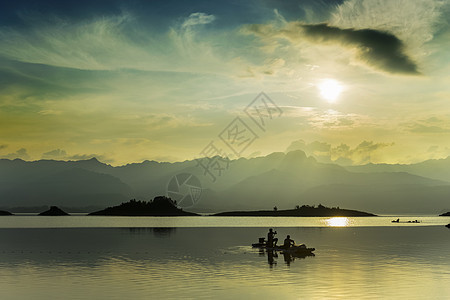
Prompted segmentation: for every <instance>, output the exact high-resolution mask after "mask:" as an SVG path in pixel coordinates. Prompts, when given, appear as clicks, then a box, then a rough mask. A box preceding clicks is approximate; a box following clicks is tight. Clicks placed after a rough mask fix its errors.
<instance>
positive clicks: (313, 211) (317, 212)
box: [214, 205, 375, 217]
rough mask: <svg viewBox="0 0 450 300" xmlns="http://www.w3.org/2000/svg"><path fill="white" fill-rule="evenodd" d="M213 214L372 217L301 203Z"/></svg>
mask: <svg viewBox="0 0 450 300" xmlns="http://www.w3.org/2000/svg"><path fill="white" fill-rule="evenodd" d="M214 216H219V217H220V216H232V217H374V216H375V215H374V214H371V213H367V212H362V211H357V210H349V209H341V208H338V207H333V208H330V207H325V206H322V205H319V206H318V207H314V206H308V205H303V206H301V207H297V208H295V209H286V210H278V209H277V210H258V211H231V212H222V213H218V214H214Z"/></svg>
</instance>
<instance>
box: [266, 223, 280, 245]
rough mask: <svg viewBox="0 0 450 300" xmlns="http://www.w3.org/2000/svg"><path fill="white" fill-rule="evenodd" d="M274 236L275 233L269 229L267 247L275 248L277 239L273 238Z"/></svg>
mask: <svg viewBox="0 0 450 300" xmlns="http://www.w3.org/2000/svg"><path fill="white" fill-rule="evenodd" d="M275 234H277V232H276V231H273V229H272V228H270V229H269V232H268V233H267V247H270V248H272V247H276V245H277V242H278V239H277V238H276V237H275Z"/></svg>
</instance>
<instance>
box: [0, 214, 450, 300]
mask: <svg viewBox="0 0 450 300" xmlns="http://www.w3.org/2000/svg"><path fill="white" fill-rule="evenodd" d="M7 218H8V219H9V221H8V222H7V221H5V220H6V219H4V218H0V219H1V223H0V241H1V242H0V243H1V244H0V299H124V298H128V299H161V298H163V299H199V298H202V299H206V298H219V299H230V298H236V299H269V298H271V299H339V298H341V299H344V298H346V299H347V298H352V299H364V298H367V299H380V298H383V299H449V298H450V285H449V284H448V283H449V282H450V251H449V249H450V229H447V228H445V227H444V226H442V225H433V224H434V222H439V223H440V224H441V223H442V224H446V222H447V223H448V222H449V221H450V218H442V217H441V218H433V217H421V219H422V223H420V224H419V225H420V226H419V225H417V224H407V225H409V226H405V225H404V224H390V219H392V218H391V217H386V221H389V222H387V223H386V222H382V219H381V218H376V219H378V220H379V222H380V223H379V224H378V225H376V224H377V223H375V225H373V223H372V225H368V224H366V223H365V222H369V223H370V222H375V221H374V218H363V219H365V221H364V220H359V218H350V219H334V220H331V219H330V218H328V219H327V218H325V219H323V218H311V220H309V221H308V220H298V219H299V218H294V219H296V221H293V220H291V218H251V219H252V220H250V221H249V220H247V221H245V220H241V219H240V218H239V219H238V218H227V219H223V218H221V220H222V221H219V220H214V219H210V220H208V221H193V220H190V219H185V221H184V222H182V220H181V219H180V220H172V219H173V218H165V219H164V218H162V219H164V221H163V222H162V223H159V224H163V225H166V223H165V222H167V223H172V222H175V223H177V225H178V226H176V227H174V226H171V227H170V228H164V227H160V226H155V225H153V226H151V227H150V226H138V225H141V224H142V223H145V224H154V223H155V222H156V223H158V222H160V221H158V220H159V219H161V218H137V219H136V218H133V219H132V220H129V218H102V217H97V221H95V219H90V218H88V217H84V218H83V217H69V218H66V219H63V218H58V217H57V218H56V219H55V218H54V219H49V221H48V222H47V223H45V222H44V223H41V222H43V221H42V220H45V219H47V218H43V219H39V218H38V217H27V216H23V217H19V216H14V217H7ZM416 218H417V219H418V218H419V217H414V218H411V219H416ZM30 219H31V220H30ZM80 219H81V221H76V220H80ZM148 219H151V220H148ZM202 219H203V218H202ZM206 219H207V218H206ZM261 219H262V220H261ZM272 219H275V220H272ZM301 219H303V218H301ZM308 219H309V218H308ZM369 219H372V220H369ZM401 219H402V218H401ZM406 219H407V218H406V217H405V220H406ZM18 220H22V221H18ZM64 220H65V221H64ZM83 220H84V221H83ZM114 220H115V223H114V224H116V225H115V226H111V224H110V222H112V221H114ZM127 220H128V221H127ZM64 222H68V224H67V223H66V226H63V227H64V228H52V227H57V226H56V224H58V226H60V223H64ZM80 222H84V223H83V224H84V225H86V226H87V225H89V224H92V223H94V225H95V226H92V228H82V225H81V224H79V223H80ZM116 222H117V223H116ZM126 222H128V226H123V225H124V224H126ZM192 222H194V223H195V222H200V223H201V222H207V223H206V224H204V223H201V224H198V223H195V224H196V225H195V224H194V225H192ZM208 222H217V224H216V226H215V227H212V226H211V225H210V223H208ZM220 222H222V224H220ZM255 222H256V223H258V224H259V225H256V226H255V225H252V226H249V225H251V224H255ZM291 222H300V223H302V222H306V225H304V226H303V225H295V226H293V225H291V226H288V225H289V224H291ZM105 223H106V224H110V225H109V226H106V224H105ZM230 223H233V224H234V225H235V226H234V227H231V225H230ZM5 224H9V225H5ZM11 224H15V226H16V228H11V227H12V226H10V225H11ZM20 224H22V226H19V225H20ZM241 224H244V225H241ZM273 224H275V225H277V224H278V225H277V226H274V227H275V229H276V230H277V231H278V236H279V237H280V238H281V237H284V236H285V235H286V234H290V235H291V236H292V237H293V238H294V239H295V241H296V242H298V243H306V244H307V245H308V246H311V247H315V248H316V249H317V250H316V251H315V253H316V255H315V256H314V257H305V258H295V257H284V256H283V255H282V254H278V257H277V256H271V255H268V253H265V252H260V251H259V250H258V249H252V248H251V247H250V246H249V245H250V244H251V243H252V242H256V240H257V238H258V237H262V236H265V234H266V231H267V228H268V226H273ZM314 224H316V225H315V226H314ZM317 224H321V225H317ZM355 224H356V225H355ZM361 224H362V225H361ZM380 224H383V225H386V226H380ZM44 225H45V226H44ZM84 225H83V226H84ZM182 225H186V226H182ZM424 225H426V226H424ZM330 226H331V227H330ZM332 226H348V227H332ZM71 227H72V228H71Z"/></svg>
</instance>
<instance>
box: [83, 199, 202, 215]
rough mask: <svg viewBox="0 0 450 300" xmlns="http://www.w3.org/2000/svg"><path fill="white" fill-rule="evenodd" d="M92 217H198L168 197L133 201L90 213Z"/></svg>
mask: <svg viewBox="0 0 450 300" xmlns="http://www.w3.org/2000/svg"><path fill="white" fill-rule="evenodd" d="M89 215H91V216H198V214H195V213H191V212H186V211H184V210H182V209H180V208H178V207H176V205H175V203H174V202H173V201H172V200H171V199H170V198H167V197H163V196H160V197H156V198H155V199H153V200H152V201H149V202H145V201H136V200H131V201H129V202H126V203H122V204H120V205H118V206H114V207H108V208H106V209H104V210H101V211H96V212H93V213H90V214H89Z"/></svg>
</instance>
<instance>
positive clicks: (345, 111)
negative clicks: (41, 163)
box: [0, 0, 450, 165]
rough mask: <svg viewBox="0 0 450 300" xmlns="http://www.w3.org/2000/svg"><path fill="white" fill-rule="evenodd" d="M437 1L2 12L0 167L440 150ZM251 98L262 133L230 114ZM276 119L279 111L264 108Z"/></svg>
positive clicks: (420, 154) (49, 6)
mask: <svg viewBox="0 0 450 300" xmlns="http://www.w3.org/2000/svg"><path fill="white" fill-rule="evenodd" d="M449 20H450V1H449V0H442V1H441V0H440V1H432V0H420V1H419V0H347V1H338V0H335V1H325V0H323V1H317V0H304V1H300V0H297V1H275V0H264V1H256V0H255V1H206V0H205V1H181V0H180V1H170V0H169V1H167V0H165V1H137V0H136V1H92V0H91V1H84V0H78V1H57V0H52V1H51V0H44V1H31V0H30V1H21V0H17V1H2V2H0V158H9V159H14V158H21V159H25V160H38V159H58V160H78V159H87V158H91V157H94V156H95V157H97V158H98V159H99V160H100V161H102V162H105V163H109V164H112V165H122V164H126V163H131V162H141V161H143V160H156V161H182V160H186V159H193V158H195V157H199V156H200V153H201V152H202V150H204V149H205V147H206V146H207V145H208V144H209V143H210V142H211V141H213V142H214V143H215V144H216V146H217V147H220V148H221V149H223V150H224V151H225V152H227V153H228V154H229V155H230V156H233V151H232V150H230V149H229V148H227V145H226V143H224V141H223V140H222V139H221V138H220V134H221V133H222V132H223V131H224V129H226V128H228V127H227V126H229V124H230V123H232V122H233V120H235V119H236V117H239V118H240V119H239V120H241V121H242V123H244V124H245V125H247V128H250V130H251V131H252V132H253V133H254V134H255V135H256V136H257V138H256V139H254V141H253V142H252V143H249V144H248V147H246V148H245V149H244V150H243V151H242V153H239V155H240V156H242V157H253V156H259V155H266V154H269V153H271V152H274V151H286V150H291V149H304V150H306V152H307V153H308V154H314V155H315V156H316V157H319V158H320V159H321V160H322V161H335V162H338V163H342V164H347V165H348V164H365V163H369V162H372V163H414V162H419V161H422V160H426V159H430V158H444V157H447V156H449V155H450V63H449V62H450V51H449V49H450V25H449ZM261 92H264V93H265V94H266V95H267V96H268V97H269V98H270V99H271V102H270V101H269V102H266V103H269V104H270V105H273V107H275V108H276V109H277V111H275V110H274V112H277V114H273V115H272V117H273V118H272V119H270V118H267V119H266V122H265V126H264V128H261V127H258V126H257V125H258V124H257V122H254V120H252V119H251V118H250V117H249V115H247V114H246V113H245V111H244V110H245V109H246V107H247V106H248V105H250V104H251V103H252V101H253V100H254V99H255V98H256V97H257V96H258V95H259V94H260V93H261ZM278 112H279V113H278Z"/></svg>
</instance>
